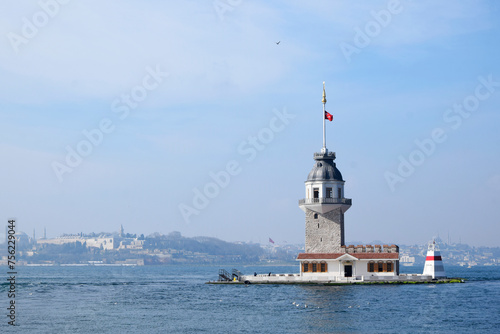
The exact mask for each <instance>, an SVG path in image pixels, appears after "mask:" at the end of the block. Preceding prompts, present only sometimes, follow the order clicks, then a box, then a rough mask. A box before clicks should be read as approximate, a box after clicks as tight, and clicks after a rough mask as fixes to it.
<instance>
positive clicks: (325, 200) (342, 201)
mask: <svg viewBox="0 0 500 334" xmlns="http://www.w3.org/2000/svg"><path fill="white" fill-rule="evenodd" d="M302 204H346V205H352V199H350V198H330V197H319V198H303V199H301V200H299V205H302Z"/></svg>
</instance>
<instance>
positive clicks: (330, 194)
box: [326, 188, 333, 198]
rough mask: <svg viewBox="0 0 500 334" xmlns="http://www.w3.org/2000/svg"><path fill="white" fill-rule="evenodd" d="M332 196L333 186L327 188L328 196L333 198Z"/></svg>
mask: <svg viewBox="0 0 500 334" xmlns="http://www.w3.org/2000/svg"><path fill="white" fill-rule="evenodd" d="M332 197H333V191H332V188H326V198H332Z"/></svg>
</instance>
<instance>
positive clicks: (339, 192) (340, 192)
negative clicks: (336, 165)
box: [337, 188, 342, 198]
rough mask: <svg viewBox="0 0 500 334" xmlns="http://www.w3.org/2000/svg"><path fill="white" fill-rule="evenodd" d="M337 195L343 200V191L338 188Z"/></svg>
mask: <svg viewBox="0 0 500 334" xmlns="http://www.w3.org/2000/svg"><path fill="white" fill-rule="evenodd" d="M337 195H338V198H342V189H341V188H337Z"/></svg>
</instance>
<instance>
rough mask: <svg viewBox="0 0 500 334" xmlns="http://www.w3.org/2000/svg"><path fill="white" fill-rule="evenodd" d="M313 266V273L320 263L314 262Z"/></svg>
mask: <svg viewBox="0 0 500 334" xmlns="http://www.w3.org/2000/svg"><path fill="white" fill-rule="evenodd" d="M312 267H313V273H315V272H317V271H318V264H317V263H313V265H312Z"/></svg>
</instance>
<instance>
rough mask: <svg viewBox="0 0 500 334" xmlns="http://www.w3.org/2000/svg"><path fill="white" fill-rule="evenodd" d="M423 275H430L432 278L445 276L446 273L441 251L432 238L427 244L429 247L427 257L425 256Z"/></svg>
mask: <svg viewBox="0 0 500 334" xmlns="http://www.w3.org/2000/svg"><path fill="white" fill-rule="evenodd" d="M423 275H428V276H432V278H445V277H446V273H445V272H444V266H443V259H442V258H441V253H440V252H439V248H438V246H437V245H436V241H435V240H433V241H432V243H430V244H429V249H428V250H427V257H426V258H425V265H424V273H423Z"/></svg>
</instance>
